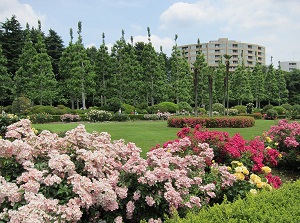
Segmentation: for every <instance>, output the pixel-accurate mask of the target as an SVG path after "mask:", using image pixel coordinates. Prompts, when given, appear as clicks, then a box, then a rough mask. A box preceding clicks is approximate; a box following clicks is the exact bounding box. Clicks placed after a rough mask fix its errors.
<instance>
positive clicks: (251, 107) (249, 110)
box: [246, 103, 254, 114]
mask: <svg viewBox="0 0 300 223" xmlns="http://www.w3.org/2000/svg"><path fill="white" fill-rule="evenodd" d="M253 107H254V104H253V103H248V104H246V112H247V114H252V112H253Z"/></svg>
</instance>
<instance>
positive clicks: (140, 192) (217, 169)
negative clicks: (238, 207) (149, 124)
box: [0, 119, 236, 223]
mask: <svg viewBox="0 0 300 223" xmlns="http://www.w3.org/2000/svg"><path fill="white" fill-rule="evenodd" d="M6 138H7V139H6V140H4V139H0V166H1V176H0V186H1V190H0V204H1V209H0V220H2V221H4V222H18V223H22V222H101V221H102V220H105V221H106V222H122V221H123V222H139V221H140V220H141V219H146V220H148V221H149V222H161V221H162V219H163V217H164V215H165V214H170V213H172V212H173V211H175V210H176V211H178V212H179V213H182V214H184V213H185V212H186V210H188V209H190V208H193V207H197V208H199V207H201V206H203V205H205V204H207V203H208V202H209V201H210V200H211V199H213V198H215V197H216V196H218V194H219V191H220V190H221V188H223V189H226V188H227V187H229V186H231V185H233V183H234V182H235V180H236V179H235V177H234V175H232V174H230V173H229V172H228V170H227V167H226V166H221V165H218V164H217V163H213V160H212V159H213V157H214V152H213V149H212V148H211V147H210V146H209V145H208V144H207V143H198V142H196V143H195V142H193V141H191V139H190V138H188V137H183V138H180V139H178V140H176V141H174V142H169V143H167V144H165V146H164V147H163V148H156V149H155V150H152V151H150V152H148V154H147V159H143V158H141V157H140V152H141V149H140V148H137V147H136V146H135V144H134V143H128V144H125V143H124V141H123V140H118V141H114V142H112V141H111V138H110V135H109V134H108V133H105V132H102V133H97V132H93V133H88V132H86V130H85V128H84V126H83V125H78V127H77V128H75V129H73V130H71V131H68V132H66V134H65V136H64V137H58V135H57V134H55V133H51V132H49V131H46V130H44V131H42V132H41V133H40V134H39V135H36V134H35V132H34V130H33V129H32V128H31V122H30V121H29V120H28V119H22V120H21V121H19V122H17V123H14V124H12V125H10V126H8V131H7V133H6ZM8 139H9V140H8Z"/></svg>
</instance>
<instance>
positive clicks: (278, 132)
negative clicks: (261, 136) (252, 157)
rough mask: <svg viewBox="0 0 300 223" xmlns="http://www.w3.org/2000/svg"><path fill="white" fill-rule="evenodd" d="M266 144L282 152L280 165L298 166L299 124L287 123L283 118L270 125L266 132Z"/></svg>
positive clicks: (299, 158) (299, 159)
mask: <svg viewBox="0 0 300 223" xmlns="http://www.w3.org/2000/svg"><path fill="white" fill-rule="evenodd" d="M265 136H266V138H267V139H268V140H267V141H268V143H269V144H268V145H269V146H270V147H272V148H276V147H277V149H278V150H279V151H280V152H281V153H282V155H283V158H282V160H281V162H280V165H281V166H282V167H285V168H291V169H299V168H300V124H299V123H298V122H295V121H294V122H291V123H289V122H288V120H286V119H283V120H280V121H279V122H278V124H277V125H275V126H272V127H271V128H270V130H269V131H268V132H267V133H266V135H265Z"/></svg>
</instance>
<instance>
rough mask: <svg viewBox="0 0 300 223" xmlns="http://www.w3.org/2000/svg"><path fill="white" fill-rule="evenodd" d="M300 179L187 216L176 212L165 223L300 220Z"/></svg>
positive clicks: (254, 222) (290, 221)
mask: <svg viewBox="0 0 300 223" xmlns="http://www.w3.org/2000/svg"><path fill="white" fill-rule="evenodd" d="M299 206H300V180H298V181H296V182H294V183H286V184H284V185H283V186H282V187H281V188H279V189H278V190H273V191H272V192H269V191H261V192H259V193H258V194H248V195H247V197H246V198H245V199H241V198H239V199H237V200H236V201H235V202H233V203H230V202H226V201H225V202H223V203H222V204H215V205H214V206H212V207H204V208H202V209H201V210H200V211H199V213H198V214H193V213H188V214H187V216H186V217H185V218H183V219H182V218H179V217H178V215H175V216H174V217H173V218H172V219H168V220H167V221H165V222H166V223H188V222H199V223H202V222H205V223H210V222H213V223H223V222H231V223H233V222H245V223H246V222H251V223H256V222H257V223H261V222H268V223H269V222H289V223H292V222H295V223H296V222H300V209H299Z"/></svg>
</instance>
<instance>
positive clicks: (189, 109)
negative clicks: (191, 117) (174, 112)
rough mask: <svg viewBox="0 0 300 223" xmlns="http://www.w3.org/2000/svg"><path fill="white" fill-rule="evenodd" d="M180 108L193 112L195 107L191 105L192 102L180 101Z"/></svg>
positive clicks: (180, 109)
mask: <svg viewBox="0 0 300 223" xmlns="http://www.w3.org/2000/svg"><path fill="white" fill-rule="evenodd" d="M178 110H179V111H182V110H185V111H187V112H192V111H193V108H192V106H190V104H189V103H187V102H179V104H178Z"/></svg>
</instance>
